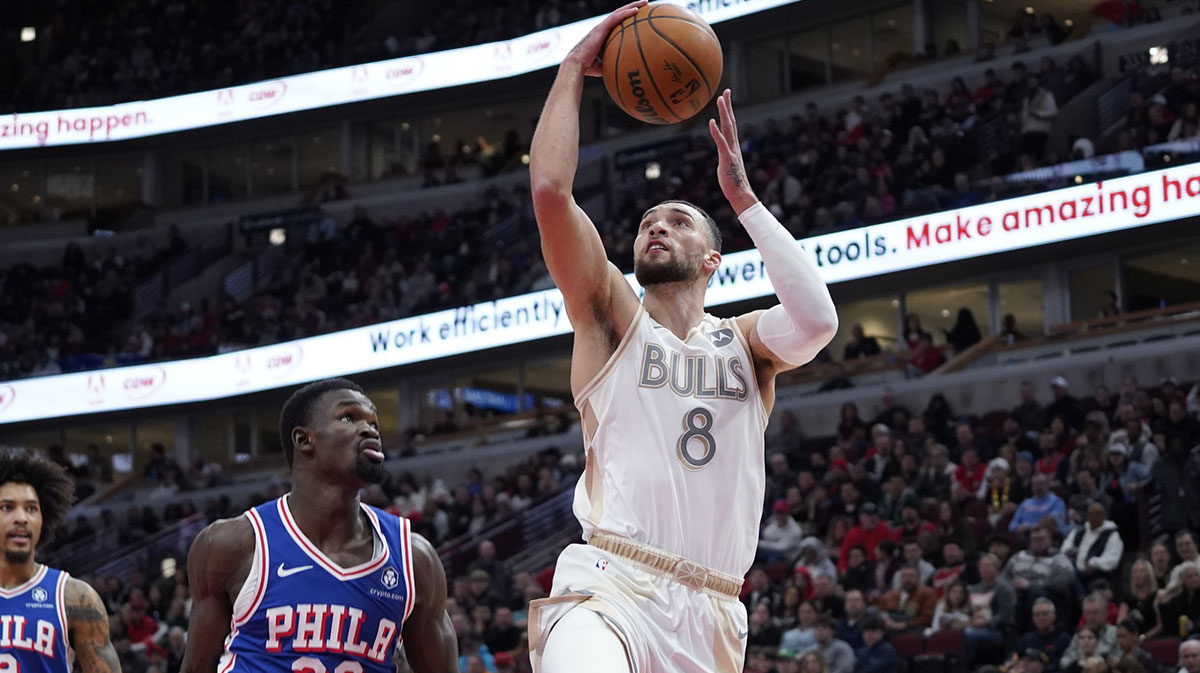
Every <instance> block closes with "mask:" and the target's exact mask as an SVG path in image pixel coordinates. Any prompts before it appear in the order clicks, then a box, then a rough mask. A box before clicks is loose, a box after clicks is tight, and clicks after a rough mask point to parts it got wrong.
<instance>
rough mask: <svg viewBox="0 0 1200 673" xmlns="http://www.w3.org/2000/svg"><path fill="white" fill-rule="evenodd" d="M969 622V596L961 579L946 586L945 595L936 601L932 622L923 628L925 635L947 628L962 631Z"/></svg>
mask: <svg viewBox="0 0 1200 673" xmlns="http://www.w3.org/2000/svg"><path fill="white" fill-rule="evenodd" d="M970 624H971V598H970V596H969V595H968V594H967V586H966V585H965V584H963V583H962V582H961V581H956V582H954V584H951V585H950V586H949V587H947V588H946V595H945V596H943V597H942V600H940V601H938V604H937V610H936V611H934V613H933V624H932V625H931V626H930V627H929V628H927V629H925V635H926V636H930V635H933V634H934V633H936V632H938V631H943V630H947V629H955V630H957V631H962V630H963V629H965V628H967V627H968V626H970Z"/></svg>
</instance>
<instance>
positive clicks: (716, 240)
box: [658, 199, 721, 252]
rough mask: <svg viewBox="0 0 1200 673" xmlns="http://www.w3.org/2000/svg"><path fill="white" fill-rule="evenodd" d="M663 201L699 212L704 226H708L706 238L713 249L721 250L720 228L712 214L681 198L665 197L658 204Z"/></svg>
mask: <svg viewBox="0 0 1200 673" xmlns="http://www.w3.org/2000/svg"><path fill="white" fill-rule="evenodd" d="M663 203H679V204H682V205H685V206H687V207H689V208H693V209H695V211H696V212H697V213H700V217H701V218H703V219H704V226H706V227H708V238H709V239H710V242H711V243H712V248H713V250H716V251H717V252H721V228H720V227H718V226H717V221H716V220H714V219H713V218H712V215H709V214H708V213H707V212H705V210H704V209H703V208H701V207H700V206H697V205H696V204H694V203H692V202H691V201H684V200H683V199H667V200H666V201H663V202H662V203H660V204H658V205H660V206H661V205H662V204H663Z"/></svg>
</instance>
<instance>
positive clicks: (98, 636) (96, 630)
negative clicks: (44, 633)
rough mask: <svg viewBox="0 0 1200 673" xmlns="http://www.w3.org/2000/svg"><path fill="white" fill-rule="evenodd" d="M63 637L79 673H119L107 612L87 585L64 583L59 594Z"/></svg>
mask: <svg viewBox="0 0 1200 673" xmlns="http://www.w3.org/2000/svg"><path fill="white" fill-rule="evenodd" d="M63 593H64V594H65V595H64V597H63V604H64V607H65V608H66V609H65V612H66V614H67V637H68V639H69V640H70V643H71V649H73V650H74V651H75V658H76V659H77V660H78V661H79V667H80V669H82V670H83V673H121V660H120V659H118V658H117V651H116V650H115V649H113V644H112V640H111V639H110V638H109V631H108V611H107V610H106V609H105V607H104V601H102V600H100V595H99V594H97V593H96V590H95V589H93V588H92V587H91V586H89V585H88V583H87V582H84V581H82V580H77V579H73V578H72V579H71V580H68V582H67V586H66V589H65V590H64V592H63Z"/></svg>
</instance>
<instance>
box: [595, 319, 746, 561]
mask: <svg viewBox="0 0 1200 673" xmlns="http://www.w3.org/2000/svg"><path fill="white" fill-rule="evenodd" d="M575 405H576V406H577V407H578V408H579V412H580V415H581V418H582V422H583V434H584V442H585V444H586V449H587V464H586V467H585V469H584V471H583V476H582V477H581V478H580V480H579V483H578V485H577V486H576V487H575V503H574V510H575V516H576V517H577V518H578V519H579V522H580V524H582V526H583V536H584V539H587V538H589V537H590V536H591V534H592V532H593V531H595V530H604V531H608V532H610V533H615V534H617V535H623V536H625V537H629V538H632V539H634V540H638V541H640V542H644V543H646V544H650V545H653V546H655V547H658V548H660V549H664V550H666V551H669V552H674V553H676V554H679V555H681V556H684V557H685V558H687V559H689V560H691V561H693V562H695V563H699V564H701V565H704V566H707V567H709V568H712V569H714V570H719V571H721V572H724V573H728V574H730V575H736V576H738V577H741V576H743V575H745V573H746V572H747V571H748V570H749V569H750V565H751V564H752V563H753V562H754V552H755V549H756V547H757V544H758V524H759V521H760V519H761V517H762V503H763V493H764V490H765V487H766V473H765V466H764V461H763V431H764V429H765V427H766V422H767V414H766V412H765V409H764V407H763V402H762V397H761V395H760V394H759V390H758V383H757V381H756V380H755V377H754V363H753V360H752V359H751V357H750V347H749V344H748V343H747V341H746V337H745V335H743V334H742V332H741V330H740V329H739V328H738V326H737V324H736V323H735V322H734V321H733V320H731V319H726V320H721V319H719V318H716V317H714V316H711V315H707V314H705V316H704V318H703V319H702V320H701V321H700V323H699V324H698V325H696V326H695V327H693V328H692V330H691V331H690V332H688V335H687V338H686V340H684V341H680V340H679V338H678V337H676V336H675V335H674V334H672V333H671V331H670V330H668V329H667V328H665V327H663V326H662V325H659V324H658V323H657V322H655V321H654V319H653V318H651V317H650V314H648V313H647V312H646V309H645V308H644V307H639V308H638V312H637V316H636V317H634V319H633V323H632V324H631V325H630V326H629V329H628V330H627V331H626V333H625V338H624V339H622V340H621V343H620V345H618V346H617V350H616V352H614V353H613V355H612V357H611V358H609V360H608V362H607V363H605V365H604V368H603V369H601V370H600V373H598V374H597V375H596V377H595V378H593V379H592V380H591V381H590V382H589V383H588V384H587V386H586V387H584V389H583V390H582V391H580V394H579V396H578V397H577V398H576V400H575Z"/></svg>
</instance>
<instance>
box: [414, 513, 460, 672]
mask: <svg viewBox="0 0 1200 673" xmlns="http://www.w3.org/2000/svg"><path fill="white" fill-rule="evenodd" d="M409 539H410V540H411V541H412V555H413V587H415V589H414V593H415V594H416V595H415V601H416V602H415V603H414V604H413V611H412V614H410V615H409V616H408V620H407V621H405V622H404V654H405V656H406V657H407V658H408V665H409V666H410V667H412V670H413V673H458V636H456V635H455V633H454V625H453V624H451V623H450V615H449V614H447V613H446V571H445V570H443V569H442V561H441V559H440V558H438V555H437V552H436V551H434V549H433V545H431V544H429V541H428V540H426V539H425V538H423V537H421V536H420V535H417V534H416V533H413V534H411V536H410V537H409Z"/></svg>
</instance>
